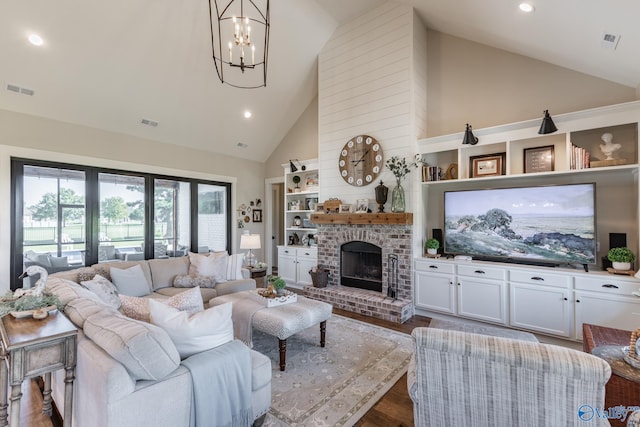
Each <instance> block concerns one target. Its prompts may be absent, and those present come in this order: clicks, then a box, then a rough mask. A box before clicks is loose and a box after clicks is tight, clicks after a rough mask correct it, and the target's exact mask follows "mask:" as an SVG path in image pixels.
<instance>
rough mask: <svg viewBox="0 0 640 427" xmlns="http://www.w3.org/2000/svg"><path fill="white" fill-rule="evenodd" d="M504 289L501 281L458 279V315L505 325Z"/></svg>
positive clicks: (505, 301) (505, 304) (505, 286)
mask: <svg viewBox="0 0 640 427" xmlns="http://www.w3.org/2000/svg"><path fill="white" fill-rule="evenodd" d="M506 288H507V285H506V283H505V282H502V281H497V280H473V279H467V278H462V277H458V315H459V316H464V317H470V318H472V319H478V320H484V321H486V322H493V323H500V324H502V325H506V324H507V294H506Z"/></svg>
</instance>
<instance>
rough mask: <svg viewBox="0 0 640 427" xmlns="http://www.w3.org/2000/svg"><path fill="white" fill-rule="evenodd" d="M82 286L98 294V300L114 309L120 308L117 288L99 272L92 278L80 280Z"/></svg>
mask: <svg viewBox="0 0 640 427" xmlns="http://www.w3.org/2000/svg"><path fill="white" fill-rule="evenodd" d="M80 284H81V285H82V286H84V287H85V288H87V289H89V290H90V291H91V292H93V293H94V294H96V295H98V297H99V298H100V300H102V301H103V302H104V303H105V304H107V305H108V306H109V307H112V308H114V309H116V310H117V309H119V308H120V305H121V303H120V298H118V290H117V289H116V287H115V285H114V284H113V283H111V282H110V281H108V280H107V279H105V278H104V277H102V276H101V275H99V274H96V275H95V276H94V278H93V279H92V280H86V281H83V282H80Z"/></svg>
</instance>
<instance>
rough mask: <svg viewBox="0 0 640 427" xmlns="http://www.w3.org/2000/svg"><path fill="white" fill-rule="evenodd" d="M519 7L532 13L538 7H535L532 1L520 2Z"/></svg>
mask: <svg viewBox="0 0 640 427" xmlns="http://www.w3.org/2000/svg"><path fill="white" fill-rule="evenodd" d="M518 7H519V8H520V10H521V11H523V12H527V13H531V12H533V11H534V10H536V8H535V7H533V5H532V4H531V3H520V5H519V6H518Z"/></svg>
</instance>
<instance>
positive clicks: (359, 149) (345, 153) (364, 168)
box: [338, 135, 384, 187]
mask: <svg viewBox="0 0 640 427" xmlns="http://www.w3.org/2000/svg"><path fill="white" fill-rule="evenodd" d="M383 160H384V158H383V155H382V146H381V145H380V143H379V142H378V141H376V139H375V138H373V137H371V136H369V135H358V136H355V137H353V138H351V139H350V140H349V141H348V142H347V143H346V144H345V145H344V147H342V150H340V155H339V156H338V168H339V169H340V176H341V177H342V179H344V180H345V181H346V182H347V184H350V185H353V186H355V187H363V186H365V185H369V184H371V183H372V182H373V181H374V179H376V177H377V176H378V175H379V174H380V172H381V171H382V165H383V163H382V162H383Z"/></svg>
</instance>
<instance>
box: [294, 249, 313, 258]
mask: <svg viewBox="0 0 640 427" xmlns="http://www.w3.org/2000/svg"><path fill="white" fill-rule="evenodd" d="M296 255H297V256H298V258H313V259H316V258H318V249H317V248H297V249H296Z"/></svg>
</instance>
